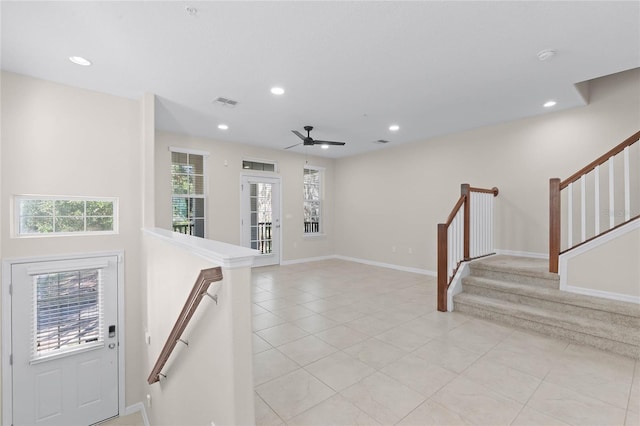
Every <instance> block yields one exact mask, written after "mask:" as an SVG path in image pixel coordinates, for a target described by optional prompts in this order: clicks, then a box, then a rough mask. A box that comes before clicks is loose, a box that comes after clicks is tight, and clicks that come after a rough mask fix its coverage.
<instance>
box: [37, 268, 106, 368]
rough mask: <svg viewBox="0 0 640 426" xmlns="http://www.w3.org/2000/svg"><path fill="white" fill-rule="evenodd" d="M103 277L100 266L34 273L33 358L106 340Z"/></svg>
mask: <svg viewBox="0 0 640 426" xmlns="http://www.w3.org/2000/svg"><path fill="white" fill-rule="evenodd" d="M101 277H102V271H101V270H100V269H85V270H76V271H66V272H54V273H44V274H39V275H34V276H33V283H34V287H35V291H34V294H35V300H34V302H35V303H34V309H35V315H34V316H33V318H34V321H35V322H36V324H34V327H32V330H33V332H34V334H35V335H34V339H33V344H34V347H33V355H32V358H33V359H38V358H41V357H43V356H48V355H53V354H55V353H58V352H63V351H64V352H66V351H69V350H74V349H80V348H83V347H86V346H89V345H95V344H100V343H102V342H103V341H104V338H103V337H104V336H103V333H102V330H103V329H104V327H103V325H102V322H103V312H102V300H101V299H102V283H101V281H102V280H101Z"/></svg>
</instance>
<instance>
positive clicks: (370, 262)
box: [333, 254, 437, 277]
mask: <svg viewBox="0 0 640 426" xmlns="http://www.w3.org/2000/svg"><path fill="white" fill-rule="evenodd" d="M333 258H334V259H340V260H347V261H349V262H357V263H364V264H365V265H371V266H380V267H382V268H389V269H395V270H398V271H404V272H413V273H414V274H421V275H429V276H431V277H435V276H437V274H436V273H435V272H433V271H429V270H428V269H420V268H412V267H410V266H401V265H394V264H392V263H384V262H376V261H374V260H367V259H358V258H356V257H349V256H342V255H339V254H338V255H335V256H333Z"/></svg>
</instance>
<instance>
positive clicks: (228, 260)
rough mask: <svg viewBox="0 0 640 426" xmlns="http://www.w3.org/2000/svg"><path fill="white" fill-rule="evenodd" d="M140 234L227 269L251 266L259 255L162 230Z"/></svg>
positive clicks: (144, 230)
mask: <svg viewBox="0 0 640 426" xmlns="http://www.w3.org/2000/svg"><path fill="white" fill-rule="evenodd" d="M142 232H143V234H144V235H146V236H149V237H155V238H158V239H160V240H163V241H165V242H167V243H169V244H172V245H175V246H177V247H180V248H182V249H184V250H186V251H187V252H189V253H191V254H194V255H196V256H200V257H202V258H204V259H207V260H208V261H210V262H213V263H215V264H216V265H220V266H223V267H225V268H228V269H235V268H246V267H250V266H251V265H253V259H254V257H256V256H259V255H260V252H259V251H258V250H253V249H250V248H246V247H241V246H236V245H233V244H227V243H223V242H220V241H214V240H207V239H204V238H200V237H194V236H191V235H185V234H179V233H177V232H171V231H169V230H166V229H162V228H144V229H142Z"/></svg>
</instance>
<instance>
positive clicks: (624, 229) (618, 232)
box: [558, 219, 640, 303]
mask: <svg viewBox="0 0 640 426" xmlns="http://www.w3.org/2000/svg"><path fill="white" fill-rule="evenodd" d="M636 229H640V219H636V220H634V221H633V222H629V223H627V224H624V225H623V226H621V227H619V228H616V229H614V230H613V231H610V232H608V233H606V234H604V235H602V236H600V237H598V238H596V239H594V240H591V241H589V242H588V243H586V244H583V245H581V246H580V247H577V248H575V249H573V250H570V251H568V252H566V253H564V254H561V255H560V257H559V268H558V273H559V274H560V290H561V291H566V292H569V293H578V294H586V295H588V296H596V297H602V298H605V299H613V300H621V301H624V302H632V303H640V297H637V296H630V295H628V294H621V293H612V292H608V291H602V290H594V289H589V288H584V287H577V286H571V285H568V284H567V278H568V277H567V276H568V272H569V260H570V259H572V258H574V257H576V256H579V255H581V254H584V253H586V252H588V251H590V250H593V249H595V248H596V247H599V246H601V245H603V244H606V243H608V242H609V241H612V240H615V239H616V238H618V237H621V236H623V235H625V234H627V233H629V232H631V231H635V230H636Z"/></svg>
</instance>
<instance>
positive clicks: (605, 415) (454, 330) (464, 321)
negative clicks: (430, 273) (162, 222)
mask: <svg viewBox="0 0 640 426" xmlns="http://www.w3.org/2000/svg"><path fill="white" fill-rule="evenodd" d="M252 280H253V305H252V307H253V314H254V316H253V325H254V334H253V339H254V340H253V341H254V346H253V351H254V383H255V408H256V424H257V425H285V424H286V425H322V426H326V425H379V424H382V425H394V424H399V425H420V426H426V425H436V424H437V425H469V424H475V425H519V426H523V425H545V426H546V425H580V426H583V425H634V426H640V362H638V361H635V360H632V359H629V358H624V357H621V356H617V355H613V354H609V353H606V352H601V351H598V350H595V349H592V348H589V347H585V346H580V345H575V344H571V343H568V342H565V341H561V340H557V339H553V338H548V337H545V336H542V335H538V334H533V333H529V332H526V331H522V330H518V329H515V328H512V327H506V326H502V325H500V324H497V323H492V322H488V321H484V320H480V319H476V318H473V317H470V316H466V315H463V314H458V313H455V312H454V313H440V312H437V311H436V310H435V306H436V284H435V279H434V278H431V277H426V276H423V275H417V274H412V273H408V272H401V271H395V270H390V269H385V268H379V267H373V266H368V265H363V264H359V263H352V262H346V261H340V260H330V261H319V262H311V263H304V264H297V265H289V266H274V267H263V268H256V269H254V270H253V278H252Z"/></svg>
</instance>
